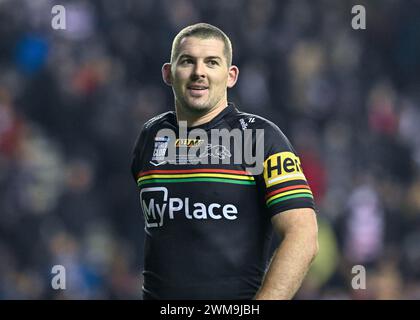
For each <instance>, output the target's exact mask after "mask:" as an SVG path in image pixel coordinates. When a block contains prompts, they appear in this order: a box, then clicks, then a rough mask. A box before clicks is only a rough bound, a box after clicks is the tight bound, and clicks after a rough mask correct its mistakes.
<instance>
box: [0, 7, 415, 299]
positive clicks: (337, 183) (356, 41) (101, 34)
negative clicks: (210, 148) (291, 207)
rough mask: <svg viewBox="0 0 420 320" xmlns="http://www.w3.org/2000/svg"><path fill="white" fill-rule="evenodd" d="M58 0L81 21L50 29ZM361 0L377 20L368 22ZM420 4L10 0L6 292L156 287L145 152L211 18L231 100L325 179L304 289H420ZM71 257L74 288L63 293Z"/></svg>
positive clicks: (0, 173) (330, 292) (0, 76)
mask: <svg viewBox="0 0 420 320" xmlns="http://www.w3.org/2000/svg"><path fill="white" fill-rule="evenodd" d="M55 4H61V5H64V7H65V9H66V29H65V30H54V29H53V28H52V27H51V19H52V17H53V15H52V13H51V8H52V7H53V6H54V5H55ZM355 4H363V5H365V8H366V13H367V14H366V18H367V22H366V30H354V29H352V27H351V19H352V17H353V16H354V15H352V14H351V8H352V6H353V5H355ZM419 12H420V4H419V2H418V1H417V2H416V1H404V3H403V2H401V1H396V0H384V1H369V2H367V1H358V2H357V3H356V2H355V1H349V0H345V1H334V0H321V1H310V0H293V1H275V0H229V1H226V0H213V1H207V0H199V1H190V0H122V1H113V0H100V1H90V2H89V1H82V0H69V1H61V2H57V1H54V0H3V1H0V299H40V298H43V299H140V297H141V294H140V292H141V283H142V276H141V270H142V264H143V260H142V257H143V233H144V224H143V218H142V214H141V212H140V204H139V199H138V194H137V191H136V186H135V184H134V181H133V180H132V177H131V176H130V162H131V150H132V147H133V144H134V141H135V138H136V136H137V134H138V132H139V130H140V128H141V126H142V125H143V123H144V122H145V121H146V120H148V119H149V118H151V117H152V116H154V115H157V114H159V113H162V112H165V111H167V110H172V109H173V98H172V92H171V90H170V88H169V87H167V86H166V85H164V83H163V82H162V80H161V73H160V69H161V66H162V64H163V63H164V62H166V61H168V60H169V57H170V48H171V42H172V39H173V37H174V36H175V35H176V33H177V32H178V31H179V30H180V29H181V28H183V27H184V26H186V25H189V24H192V23H196V22H208V23H211V24H214V25H216V26H218V27H220V28H221V29H222V30H224V31H225V32H226V33H227V35H228V36H230V38H231V40H232V44H233V62H234V64H236V65H238V66H239V68H240V71H241V72H240V77H239V81H238V84H237V85H236V87H235V88H233V89H232V90H230V91H229V100H230V101H232V102H234V103H235V104H236V105H237V106H238V107H239V109H241V110H243V111H245V112H251V113H256V114H259V115H261V116H264V117H267V118H269V119H271V120H272V121H274V122H275V123H276V124H277V125H279V127H280V128H281V129H282V130H283V131H284V133H285V134H286V135H287V136H288V137H289V139H290V140H291V142H292V143H293V145H294V147H295V149H296V150H297V151H298V153H299V155H300V156H301V159H302V162H303V167H304V170H305V173H306V175H307V178H308V180H309V183H310V185H311V187H312V189H313V191H314V194H315V199H316V203H317V209H318V221H319V228H320V230H319V240H320V248H321V250H320V253H319V255H318V257H317V259H316V261H315V262H314V265H313V268H312V269H311V271H310V273H309V274H308V277H307V279H306V280H305V282H304V284H303V286H302V288H301V290H300V291H299V292H298V295H297V298H298V299H420V249H419V245H418V244H419V243H420V170H419V168H420V90H419V88H420V59H419V57H420V41H419V39H420V13H419ZM54 265H63V266H65V267H66V271H67V273H66V280H67V285H66V290H53V289H52V288H51V279H52V277H53V275H52V273H51V268H52V266H54ZM355 265H362V266H363V267H365V269H366V289H364V290H355V289H353V288H352V278H353V277H354V276H355V273H352V268H353V266H355ZM353 271H354V270H353Z"/></svg>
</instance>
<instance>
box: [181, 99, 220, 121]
mask: <svg viewBox="0 0 420 320" xmlns="http://www.w3.org/2000/svg"><path fill="white" fill-rule="evenodd" d="M227 105H228V103H227V101H226V100H223V101H221V102H219V103H218V104H217V105H216V106H215V107H214V108H212V109H211V110H210V111H208V112H206V113H203V114H196V113H189V112H186V111H185V110H183V109H182V108H179V107H178V106H176V108H175V109H176V117H177V119H178V123H179V121H187V126H188V127H196V126H199V125H201V124H204V123H207V122H210V121H211V120H213V119H214V118H215V117H216V116H217V115H218V114H219V113H220V112H222V111H223V110H224V109H225V108H226V107H227Z"/></svg>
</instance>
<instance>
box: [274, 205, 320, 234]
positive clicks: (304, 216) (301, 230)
mask: <svg viewBox="0 0 420 320" xmlns="http://www.w3.org/2000/svg"><path fill="white" fill-rule="evenodd" d="M271 222H272V224H273V226H274V229H275V230H276V232H277V233H278V234H280V235H283V236H287V235H288V234H293V233H295V234H301V235H304V236H308V238H311V237H314V241H316V238H317V233H318V224H317V220H316V214H315V211H314V210H313V209H312V208H298V209H291V210H286V211H283V212H281V213H279V214H276V215H274V216H273V217H272V218H271Z"/></svg>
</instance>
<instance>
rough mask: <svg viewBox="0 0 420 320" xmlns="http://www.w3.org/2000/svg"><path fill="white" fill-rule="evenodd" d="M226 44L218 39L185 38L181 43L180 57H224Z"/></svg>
mask: <svg viewBox="0 0 420 320" xmlns="http://www.w3.org/2000/svg"><path fill="white" fill-rule="evenodd" d="M223 51H224V43H223V41H222V40H220V39H217V38H207V39H201V38H198V37H194V36H191V37H185V38H184V39H182V40H181V41H180V43H179V55H178V56H181V55H184V54H186V55H193V56H195V55H197V56H201V55H205V56H220V57H221V58H222V57H223Z"/></svg>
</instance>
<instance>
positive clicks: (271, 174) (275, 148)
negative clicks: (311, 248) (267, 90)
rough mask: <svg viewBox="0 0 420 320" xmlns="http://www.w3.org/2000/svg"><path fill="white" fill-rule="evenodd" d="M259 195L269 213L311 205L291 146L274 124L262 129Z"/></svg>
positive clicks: (307, 186) (310, 195) (299, 164)
mask: <svg viewBox="0 0 420 320" xmlns="http://www.w3.org/2000/svg"><path fill="white" fill-rule="evenodd" d="M257 181H259V182H258V184H259V187H260V188H261V189H262V190H260V191H262V192H260V194H261V195H262V196H263V197H264V199H263V202H264V205H265V207H266V209H267V210H268V211H269V213H270V214H271V216H274V215H275V214H277V213H280V212H282V211H285V210H290V209H297V208H313V209H314V208H315V204H314V198H313V195H312V191H311V189H310V187H309V185H308V182H307V180H306V178H305V175H304V173H303V170H302V166H301V162H300V159H299V157H298V155H297V154H296V152H295V150H294V148H293V146H292V145H291V143H290V142H289V140H288V139H287V137H286V136H285V135H284V134H283V132H282V131H281V130H280V129H279V128H278V127H277V126H276V125H275V124H274V123H270V122H268V123H267V124H266V125H265V128H264V164H263V173H262V174H261V175H260V176H259V179H258V180H257Z"/></svg>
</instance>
